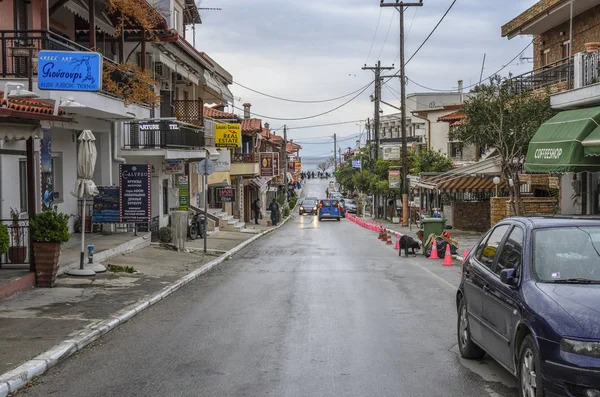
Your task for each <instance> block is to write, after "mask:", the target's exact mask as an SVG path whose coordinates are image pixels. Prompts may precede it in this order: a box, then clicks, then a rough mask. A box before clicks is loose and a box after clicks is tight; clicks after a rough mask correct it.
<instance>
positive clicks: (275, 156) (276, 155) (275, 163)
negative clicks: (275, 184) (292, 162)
mask: <svg viewBox="0 0 600 397" xmlns="http://www.w3.org/2000/svg"><path fill="white" fill-rule="evenodd" d="M280 169H281V168H280V167H279V153H277V152H275V153H273V175H277V174H279V170H280Z"/></svg>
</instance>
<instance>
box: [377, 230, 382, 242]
mask: <svg viewBox="0 0 600 397" xmlns="http://www.w3.org/2000/svg"><path fill="white" fill-rule="evenodd" d="M377 238H378V239H379V240H382V239H383V228H382V227H380V228H379V237H377Z"/></svg>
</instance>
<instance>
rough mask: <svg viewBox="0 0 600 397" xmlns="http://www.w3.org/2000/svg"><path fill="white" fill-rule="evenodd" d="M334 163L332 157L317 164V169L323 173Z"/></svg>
mask: <svg viewBox="0 0 600 397" xmlns="http://www.w3.org/2000/svg"><path fill="white" fill-rule="evenodd" d="M334 162H335V160H334V158H333V156H330V157H328V158H327V159H325V160H324V161H321V162H320V163H319V164H317V169H319V170H321V171H322V172H325V171H327V170H328V169H329V168H331V167H332V166H333V164H334Z"/></svg>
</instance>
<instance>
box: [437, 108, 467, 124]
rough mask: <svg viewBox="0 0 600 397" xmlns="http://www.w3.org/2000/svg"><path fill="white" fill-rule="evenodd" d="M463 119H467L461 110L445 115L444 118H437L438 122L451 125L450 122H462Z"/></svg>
mask: <svg viewBox="0 0 600 397" xmlns="http://www.w3.org/2000/svg"><path fill="white" fill-rule="evenodd" d="M465 117H467V116H466V115H465V113H464V112H463V111H462V110H458V111H456V112H453V113H450V114H447V115H445V116H442V117H438V121H446V122H449V123H452V122H455V121H458V120H462V119H464V118H465Z"/></svg>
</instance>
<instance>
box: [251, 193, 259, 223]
mask: <svg viewBox="0 0 600 397" xmlns="http://www.w3.org/2000/svg"><path fill="white" fill-rule="evenodd" d="M252 209H253V210H254V224H255V225H258V218H260V200H259V199H256V200H254V203H253V204H252Z"/></svg>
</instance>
